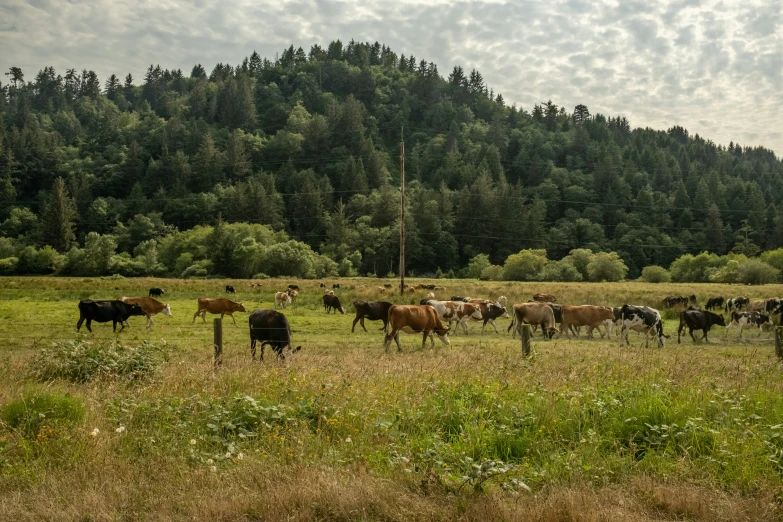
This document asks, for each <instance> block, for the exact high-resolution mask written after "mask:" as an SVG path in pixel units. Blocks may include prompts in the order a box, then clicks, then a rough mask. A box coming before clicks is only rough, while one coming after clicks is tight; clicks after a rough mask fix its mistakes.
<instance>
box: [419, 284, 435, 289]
mask: <svg viewBox="0 0 783 522" xmlns="http://www.w3.org/2000/svg"><path fill="white" fill-rule="evenodd" d="M419 288H421V289H422V290H435V285H419Z"/></svg>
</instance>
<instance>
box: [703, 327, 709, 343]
mask: <svg viewBox="0 0 783 522" xmlns="http://www.w3.org/2000/svg"><path fill="white" fill-rule="evenodd" d="M702 331H703V332H704V342H705V343H709V342H710V340H709V339H707V332H709V330H707V329H706V328H705V329H704V330H702Z"/></svg>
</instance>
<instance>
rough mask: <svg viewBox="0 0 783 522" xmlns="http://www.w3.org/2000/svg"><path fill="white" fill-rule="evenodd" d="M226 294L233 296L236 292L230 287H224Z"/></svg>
mask: <svg viewBox="0 0 783 522" xmlns="http://www.w3.org/2000/svg"><path fill="white" fill-rule="evenodd" d="M226 293H227V294H235V293H236V290H234V287H233V286H231V285H226Z"/></svg>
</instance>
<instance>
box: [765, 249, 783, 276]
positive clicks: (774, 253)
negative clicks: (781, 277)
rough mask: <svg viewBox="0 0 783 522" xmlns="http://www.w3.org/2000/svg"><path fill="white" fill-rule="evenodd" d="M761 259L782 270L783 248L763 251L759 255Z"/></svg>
mask: <svg viewBox="0 0 783 522" xmlns="http://www.w3.org/2000/svg"><path fill="white" fill-rule="evenodd" d="M759 257H760V259H761V260H762V261H764V262H765V263H767V264H768V265H770V266H771V267H772V268H776V269H778V270H780V271H781V272H783V248H778V249H777V250H770V251H769V252H764V253H763V254H761V256H759Z"/></svg>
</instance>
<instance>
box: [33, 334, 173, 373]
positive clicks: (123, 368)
mask: <svg viewBox="0 0 783 522" xmlns="http://www.w3.org/2000/svg"><path fill="white" fill-rule="evenodd" d="M164 360H165V356H164V354H163V352H162V350H161V349H160V348H158V347H156V346H154V345H153V344H152V343H151V342H149V341H143V342H142V343H141V345H139V346H137V347H126V346H123V345H121V344H119V343H115V342H112V343H110V344H106V345H100V344H93V343H92V342H89V341H78V340H76V341H65V342H60V343H53V344H52V346H51V348H44V349H42V350H41V351H40V352H39V353H38V354H36V355H35V356H34V357H33V359H32V361H31V363H30V366H31V368H32V370H33V374H34V375H35V377H36V378H37V379H39V380H41V381H49V380H52V379H65V380H68V381H71V382H77V383H84V382H90V381H93V380H96V379H120V378H122V379H127V380H139V379H143V378H145V377H148V376H149V375H151V374H153V373H155V372H156V371H158V369H159V368H160V366H161V364H163V361H164Z"/></svg>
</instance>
